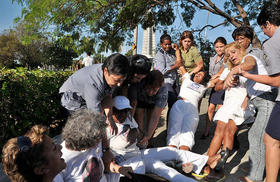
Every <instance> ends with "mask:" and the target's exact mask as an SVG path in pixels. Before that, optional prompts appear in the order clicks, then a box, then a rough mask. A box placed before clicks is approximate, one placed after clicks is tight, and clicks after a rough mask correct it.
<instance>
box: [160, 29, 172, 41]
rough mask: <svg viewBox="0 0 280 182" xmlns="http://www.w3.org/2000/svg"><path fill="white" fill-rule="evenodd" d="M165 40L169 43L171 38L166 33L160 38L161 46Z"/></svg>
mask: <svg viewBox="0 0 280 182" xmlns="http://www.w3.org/2000/svg"><path fill="white" fill-rule="evenodd" d="M165 40H170V41H171V37H170V35H169V34H167V32H166V31H164V32H163V34H162V35H161V36H160V43H161V44H162V43H163V42H164V41H165Z"/></svg>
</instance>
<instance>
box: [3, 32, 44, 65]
mask: <svg viewBox="0 0 280 182" xmlns="http://www.w3.org/2000/svg"><path fill="white" fill-rule="evenodd" d="M44 47H45V44H44V43H43V42H41V41H39V40H38V39H37V40H32V41H31V42H30V43H29V44H26V43H25V42H23V41H21V40H20V32H19V31H18V30H12V29H10V30H7V31H5V32H4V33H3V34H1V35H0V65H2V66H5V67H8V68H12V67H15V66H16V65H22V66H25V67H29V68H36V67H37V66H41V65H42V64H43V63H44V62H45V61H46V59H45V57H44V55H43V49H44Z"/></svg>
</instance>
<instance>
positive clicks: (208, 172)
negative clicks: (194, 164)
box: [203, 165, 210, 174]
mask: <svg viewBox="0 0 280 182" xmlns="http://www.w3.org/2000/svg"><path fill="white" fill-rule="evenodd" d="M203 172H204V173H206V174H210V166H208V165H207V166H205V167H204V169H203Z"/></svg>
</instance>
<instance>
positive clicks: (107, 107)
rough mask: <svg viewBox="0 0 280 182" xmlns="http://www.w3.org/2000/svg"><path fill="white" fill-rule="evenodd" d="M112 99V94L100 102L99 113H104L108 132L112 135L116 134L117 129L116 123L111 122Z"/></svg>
mask: <svg viewBox="0 0 280 182" xmlns="http://www.w3.org/2000/svg"><path fill="white" fill-rule="evenodd" d="M113 102H114V101H113V98H112V94H110V95H108V96H106V97H105V98H104V99H103V100H102V102H101V107H102V109H101V113H103V111H104V113H105V115H106V122H107V124H108V125H109V128H110V131H111V133H112V134H115V135H116V134H118V127H117V125H116V123H115V122H114V121H113V118H112V113H113Z"/></svg>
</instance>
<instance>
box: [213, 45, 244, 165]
mask: <svg viewBox="0 0 280 182" xmlns="http://www.w3.org/2000/svg"><path fill="white" fill-rule="evenodd" d="M226 54H228V56H229V58H228V66H227V68H225V69H224V71H223V73H222V74H221V76H220V79H219V81H218V82H217V84H216V86H215V90H221V89H224V80H225V79H226V77H227V75H228V73H229V72H230V70H232V69H233V68H234V67H236V66H238V65H239V64H241V61H242V59H243V57H244V56H245V54H246V50H245V49H244V48H242V47H241V46H240V45H239V44H237V43H235V42H233V43H230V44H228V45H227V46H226ZM241 80H242V81H241ZM235 82H238V84H237V85H236V86H235V87H233V88H231V89H227V90H226V92H225V98H224V103H223V106H222V107H221V108H220V109H219V110H218V111H217V113H216V114H215V117H214V119H213V120H214V121H217V127H216V130H215V134H214V137H213V139H212V141H211V143H210V147H209V149H208V156H213V155H215V154H216V153H217V152H218V150H219V149H220V147H221V144H222V143H223V147H222V151H221V152H220V154H221V156H222V158H221V159H220V161H219V163H218V165H217V166H216V170H220V169H222V168H223V167H224V164H225V162H226V160H227V158H228V156H229V151H230V150H232V148H233V143H234V134H235V132H236V131H237V129H238V128H237V126H238V125H240V124H242V123H243V122H244V110H245V109H246V107H247V103H248V97H247V91H246V88H245V86H244V83H245V80H244V77H241V76H240V77H238V76H237V77H236V79H235ZM241 108H242V109H241Z"/></svg>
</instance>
